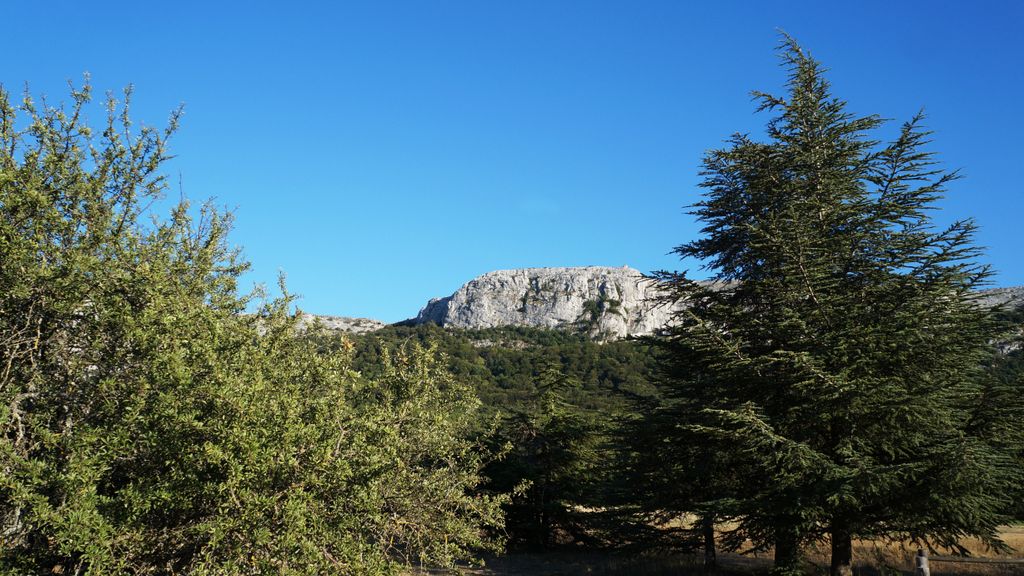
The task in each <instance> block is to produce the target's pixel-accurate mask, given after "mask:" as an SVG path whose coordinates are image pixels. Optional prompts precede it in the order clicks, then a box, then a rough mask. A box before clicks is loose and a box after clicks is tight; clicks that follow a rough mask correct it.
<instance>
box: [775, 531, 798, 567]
mask: <svg viewBox="0 0 1024 576" xmlns="http://www.w3.org/2000/svg"><path fill="white" fill-rule="evenodd" d="M797 542H798V539H797V537H796V535H795V534H792V533H780V534H778V535H776V536H775V567H774V568H772V574H773V576H791V575H796V574H800V547H799V545H798V544H797Z"/></svg>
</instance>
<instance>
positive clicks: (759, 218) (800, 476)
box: [657, 37, 1017, 575]
mask: <svg viewBox="0 0 1024 576" xmlns="http://www.w3.org/2000/svg"><path fill="white" fill-rule="evenodd" d="M780 54H781V57H782V60H783V63H784V65H785V67H786V68H787V70H788V71H789V80H788V83H787V88H788V93H787V94H786V96H784V97H778V96H773V95H770V94H765V93H755V97H756V98H757V100H758V101H759V102H760V106H759V111H767V112H771V113H773V117H772V119H771V120H770V121H769V122H768V124H767V138H765V139H764V140H756V139H754V138H752V137H750V136H748V135H744V134H737V135H735V136H733V137H732V138H731V139H730V140H729V141H728V143H727V146H726V147H724V148H722V149H718V150H713V151H711V152H709V153H708V154H707V155H706V157H705V158H704V169H703V172H702V175H703V178H704V179H703V182H702V184H701V186H702V187H703V188H704V189H705V190H706V192H705V196H704V198H703V199H702V200H701V201H700V202H699V203H698V204H696V205H695V207H694V210H693V214H694V215H695V216H696V217H697V218H698V220H699V221H700V222H701V223H702V224H703V229H702V236H701V237H700V238H699V239H697V240H694V241H691V242H688V243H685V244H683V245H681V246H679V247H677V248H676V249H675V253H677V254H678V255H679V256H680V257H682V258H693V259H696V260H698V261H701V262H702V263H703V265H704V266H705V268H706V269H708V270H710V271H711V272H712V274H713V280H714V282H713V283H698V282H694V281H692V280H691V279H689V278H688V277H687V276H686V274H685V273H671V272H661V273H659V274H658V275H657V276H658V277H659V279H660V280H661V281H662V282H663V284H664V286H665V288H666V290H667V292H668V294H669V296H670V298H672V299H675V300H680V299H681V300H685V301H686V302H687V304H688V307H687V308H686V309H685V310H682V311H680V312H679V313H678V315H677V318H676V321H677V322H676V324H675V325H674V327H672V328H670V329H668V330H667V333H666V338H667V341H668V342H669V343H670V345H671V346H672V347H673V348H674V349H675V350H676V353H678V354H680V355H681V356H682V357H685V358H686V359H687V361H688V362H689V363H690V374H696V375H699V377H700V378H701V379H702V381H703V382H704V383H706V384H705V385H706V386H709V387H710V388H709V389H708V390H707V391H705V392H704V393H703V394H702V397H704V398H709V397H710V398H712V400H710V401H708V402H707V404H706V405H705V406H702V407H699V409H698V410H697V411H691V412H690V416H689V417H688V419H686V420H684V421H683V422H681V423H680V426H681V428H680V429H683V430H685V431H686V432H687V434H697V435H698V436H699V437H704V438H706V439H708V441H709V442H710V441H711V440H715V441H721V440H722V439H727V440H728V441H729V443H730V445H731V446H733V450H734V451H735V452H736V453H739V454H742V455H743V457H744V459H745V460H746V462H745V463H744V464H743V465H742V466H740V467H738V468H736V469H735V470H734V472H735V475H737V476H738V477H739V478H740V480H741V486H739V488H738V490H737V491H736V493H735V499H734V500H733V501H732V505H731V506H730V508H729V509H728V514H730V515H731V516H732V517H733V518H734V519H735V520H736V521H737V522H738V527H739V528H738V530H737V532H736V534H737V535H738V536H741V537H745V538H749V539H750V540H751V541H752V542H754V543H755V545H756V546H758V547H761V548H768V547H774V550H775V561H776V571H777V572H779V573H792V572H797V571H799V564H800V549H801V547H802V546H803V545H805V544H807V543H808V542H811V541H826V542H830V543H831V547H832V573H833V574H836V575H840V574H850V571H851V563H852V539H853V538H856V537H879V536H881V537H892V538H906V539H912V540H914V541H917V542H920V543H923V544H925V545H927V546H930V547H941V548H947V549H953V550H958V551H962V550H963V549H962V547H961V546H960V542H961V540H962V539H963V538H964V537H966V536H976V537H979V538H981V539H982V540H983V541H984V542H986V543H987V544H990V545H993V546H1001V545H1002V544H1001V542H1000V540H999V539H998V536H997V531H996V527H997V526H998V525H999V523H1000V522H1002V521H1003V520H1004V516H1003V515H1002V513H1003V512H1004V511H1005V510H1006V509H1007V501H1006V497H1007V494H1008V493H1009V487H1010V486H1011V485H1012V484H1013V482H1014V481H1015V480H1014V475H1015V474H1016V473H1017V471H1016V470H1015V469H1014V468H1013V466H1012V463H1011V461H1010V460H1009V459H1008V458H1007V454H1006V451H1005V449H1004V447H1002V446H1000V445H999V443H996V442H991V441H989V440H990V438H988V437H986V436H983V435H980V434H977V433H975V430H974V429H973V428H972V421H973V419H974V417H975V415H976V413H977V412H978V409H979V407H980V405H981V402H980V400H981V398H982V397H983V394H984V390H985V384H984V376H983V374H982V372H983V364H984V362H985V361H986V359H987V358H988V357H989V355H990V354H991V348H990V344H989V343H990V342H991V341H992V340H993V338H994V337H995V335H996V332H997V330H998V327H997V326H996V324H995V323H994V322H993V320H992V318H991V315H990V313H989V311H988V310H986V309H984V308H983V307H981V306H979V305H978V304H977V303H976V301H975V299H976V297H975V292H976V289H977V288H979V287H981V286H983V285H984V283H985V281H986V278H987V277H988V276H989V270H988V269H987V268H986V267H985V266H982V265H979V264H978V263H977V258H978V257H979V255H980V253H979V250H978V248H977V247H976V246H975V245H974V244H973V236H974V233H975V225H974V224H973V222H972V221H970V220H967V219H964V220H957V221H954V222H953V223H952V224H949V225H948V226H945V227H939V226H937V225H936V224H935V222H934V221H933V220H932V216H931V215H932V213H933V210H934V209H935V207H936V202H937V201H938V200H939V199H940V198H941V196H942V194H943V193H944V190H945V188H946V186H947V185H948V184H949V183H950V182H951V181H953V180H954V179H956V178H957V174H956V173H955V172H945V171H942V170H941V169H939V168H938V167H937V165H936V160H935V158H934V156H933V153H932V152H930V151H928V150H927V149H926V146H927V145H928V144H929V132H927V131H926V130H925V129H924V128H923V127H922V124H923V120H924V118H923V116H922V115H917V116H915V117H914V118H913V119H911V120H910V121H909V122H907V123H905V124H904V125H903V126H902V128H901V129H900V131H899V134H898V136H897V137H896V138H895V139H894V140H893V141H892V142H890V143H888V144H880V143H879V142H877V141H875V140H874V139H872V137H871V134H872V133H873V131H875V129H877V128H879V127H880V126H881V125H882V124H883V121H882V120H881V119H880V118H879V117H878V116H873V115H871V116H857V115H854V114H853V113H851V112H850V111H849V110H848V109H847V106H846V103H845V102H844V101H843V100H841V99H839V98H836V97H835V96H833V95H832V93H831V91H830V86H829V83H828V81H827V80H826V79H825V77H824V74H823V70H822V67H821V65H820V64H819V63H818V62H817V61H815V60H814V59H813V58H812V57H811V56H810V55H809V54H808V53H806V52H805V51H804V50H802V49H801V48H800V47H799V46H798V45H797V44H796V43H795V42H794V41H793V40H792V39H790V38H788V37H787V38H786V39H785V40H784V42H783V44H782V46H781V49H780ZM685 378H692V376H686V377H685ZM685 378H684V379H685ZM682 385H684V386H692V383H691V384H682ZM989 417H990V418H994V419H996V420H998V419H999V418H1000V417H1001V416H1000V415H999V414H992V415H990V416H989ZM698 441H699V440H698Z"/></svg>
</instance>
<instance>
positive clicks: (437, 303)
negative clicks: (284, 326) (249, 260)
mask: <svg viewBox="0 0 1024 576" xmlns="http://www.w3.org/2000/svg"><path fill="white" fill-rule="evenodd" d="M980 295H981V298H980V300H979V301H980V302H981V303H982V304H983V305H986V306H1005V307H1007V308H1009V309H1012V308H1015V307H1018V306H1022V305H1024V286H1017V287H1010V288H993V289H989V290H984V291H982V292H981V293H980ZM657 296H658V289H657V286H656V285H655V284H654V282H652V281H651V280H648V279H646V278H644V277H643V275H642V274H641V273H640V272H639V271H637V270H634V269H633V268H629V267H628V266H623V267H622V268H611V267H608V266H585V267H578V268H523V269H519V270H498V271H495V272H489V273H487V274H484V275H483V276H480V277H478V278H474V279H473V280H470V281H469V282H467V283H466V284H464V285H463V286H462V287H461V288H459V289H458V290H457V291H456V292H455V293H454V294H452V295H451V296H448V297H445V298H435V299H433V300H431V301H430V302H429V303H428V304H427V305H426V306H425V307H424V308H423V309H422V310H421V311H420V313H419V315H417V316H416V317H415V318H413V319H411V320H408V321H407V322H408V323H411V324H424V323H434V324H438V325H440V326H444V327H450V328H492V327H497V326H532V327H538V328H557V329H565V330H573V331H580V332H584V333H586V334H588V335H590V336H591V337H593V338H595V339H599V340H614V339H617V338H624V337H626V336H641V335H646V334H651V333H653V332H655V331H657V330H658V329H659V328H661V327H663V326H664V325H665V324H666V323H667V322H668V320H669V318H670V315H671V312H672V306H669V305H666V304H661V303H658V302H657V301H656V298H657ZM318 318H319V319H320V321H321V323H322V324H323V325H324V327H326V328H328V329H332V330H340V331H346V332H353V333H365V332H373V331H375V330H378V329H380V328H383V327H384V326H385V325H386V324H384V323H383V322H379V321H377V320H370V319H366V318H341V317H332V316H318ZM312 319H313V318H312V315H310V316H309V317H308V318H303V323H304V324H305V323H308V322H311V321H312Z"/></svg>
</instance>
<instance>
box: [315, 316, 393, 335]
mask: <svg viewBox="0 0 1024 576" xmlns="http://www.w3.org/2000/svg"><path fill="white" fill-rule="evenodd" d="M317 320H319V321H320V324H321V325H322V326H323V327H324V328H326V329H328V330H337V331H340V332H349V333H351V334H365V333H367V332H376V331H377V330H380V329H381V328H383V327H385V326H387V324H385V323H384V322H381V321H380V320H374V319H372V318H349V317H347V316H324V315H320V314H306V313H303V314H302V316H301V317H300V318H299V326H300V327H303V328H305V327H306V326H308V325H310V324H312V323H313V322H315V321H317Z"/></svg>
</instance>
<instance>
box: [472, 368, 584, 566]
mask: <svg viewBox="0 0 1024 576" xmlns="http://www.w3.org/2000/svg"><path fill="white" fill-rule="evenodd" d="M578 385H579V384H578V383H577V382H574V381H573V380H571V379H569V378H567V377H566V376H565V375H564V374H563V373H562V372H561V371H560V370H559V369H558V368H557V367H556V366H554V365H548V366H546V367H545V368H543V369H542V371H541V373H540V374H539V375H538V381H537V386H536V392H535V393H534V395H533V398H532V400H531V401H530V402H529V403H528V404H526V405H525V406H521V407H520V408H518V409H516V410H514V411H513V412H512V413H511V414H510V415H509V416H507V417H506V418H505V419H504V422H503V424H502V426H501V430H500V434H499V435H498V439H499V442H502V443H505V444H506V445H507V446H508V453H507V454H506V456H505V458H504V459H503V460H502V461H500V462H495V463H494V464H492V465H491V466H490V467H489V468H488V475H489V477H490V478H491V484H492V486H493V487H494V489H495V490H497V491H499V492H509V491H516V492H517V493H516V494H515V495H514V496H513V497H512V500H511V501H510V502H509V503H508V504H507V506H506V511H507V514H506V529H507V531H508V534H509V538H510V543H511V544H512V545H513V546H520V547H528V548H538V549H544V548H552V547H554V546H556V545H557V544H559V543H565V542H569V541H571V542H579V541H586V540H587V539H588V534H587V530H586V529H585V528H586V522H587V520H586V515H585V514H582V513H580V512H579V511H578V510H577V507H578V506H580V505H586V504H593V494H594V488H595V486H596V485H597V484H598V482H599V477H600V476H601V474H600V473H599V472H598V455H599V453H598V451H597V448H598V428H597V423H596V422H595V421H594V419H593V418H592V417H591V416H590V415H589V414H588V413H587V412H585V411H584V410H581V409H580V408H579V407H577V406H574V405H572V404H571V403H569V402H568V401H567V396H568V394H569V392H570V391H571V389H572V388H574V387H577V386H578Z"/></svg>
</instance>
